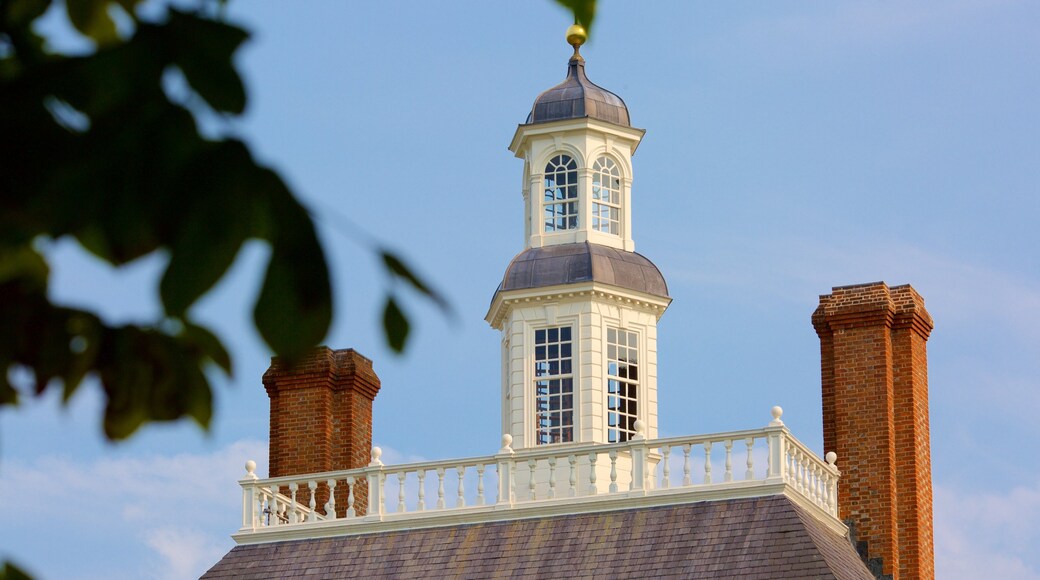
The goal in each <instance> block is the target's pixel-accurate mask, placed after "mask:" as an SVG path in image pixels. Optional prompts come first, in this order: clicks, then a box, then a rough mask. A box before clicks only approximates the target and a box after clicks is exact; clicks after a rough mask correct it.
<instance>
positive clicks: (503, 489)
mask: <svg viewBox="0 0 1040 580" xmlns="http://www.w3.org/2000/svg"><path fill="white" fill-rule="evenodd" d="M512 444H513V436H512V435H510V434H509V433H505V434H503V435H502V448H501V449H499V450H498V455H496V459H497V460H498V501H497V504H498V505H500V506H510V507H511V506H512V505H513V499H514V498H513V486H512V481H513V448H512V447H511V445H512Z"/></svg>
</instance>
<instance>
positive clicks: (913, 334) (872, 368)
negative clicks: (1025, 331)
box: [812, 282, 935, 580]
mask: <svg viewBox="0 0 1040 580" xmlns="http://www.w3.org/2000/svg"><path fill="white" fill-rule="evenodd" d="M812 322H813V326H814V327H815V328H816V333H817V334H818V335H819V337H820V354H821V359H822V360H821V369H822V378H823V445H824V451H825V452H827V451H834V452H835V453H837V454H838V465H839V467H840V469H841V472H842V474H841V480H840V482H839V485H838V508H839V512H840V516H841V518H842V519H843V520H845V521H846V523H849V525H850V527H851V528H853V529H854V531H855V537H856V542H857V546H856V548H857V549H858V550H859V552H860V555H861V556H862V557H863V558H864V560H865V561H866V562H867V565H868V567H869V568H870V569H871V570H872V571H873V572H875V574H876V575H877V576H878V577H890V578H892V579H893V580H911V579H917V578H934V577H935V562H934V554H933V548H932V467H931V447H930V443H929V435H928V358H927V353H926V349H925V343H926V342H927V340H928V335H929V334H930V333H931V330H932V317H931V316H929V314H928V311H927V310H925V308H924V300H923V299H922V298H921V295H920V294H918V293H917V291H915V290H914V289H913V288H911V287H910V286H909V285H903V286H893V287H892V288H889V287H888V286H887V285H885V283H884V282H874V283H871V284H858V285H854V286H839V287H836V288H834V289H833V290H832V293H831V294H828V295H824V296H820V306H819V308H817V309H816V312H814V313H813V316H812ZM886 575H887V576H886Z"/></svg>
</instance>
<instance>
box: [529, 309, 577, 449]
mask: <svg viewBox="0 0 1040 580" xmlns="http://www.w3.org/2000/svg"><path fill="white" fill-rule="evenodd" d="M571 363H572V353H571V327H569V326H561V327H557V328H542V329H538V330H535V331H534V376H535V379H534V381H535V382H534V390H535V409H536V413H537V417H536V419H535V421H536V422H537V423H536V424H537V430H538V436H537V441H538V444H539V445H543V444H546V443H565V442H568V441H573V440H574V375H573V372H572V370H571Z"/></svg>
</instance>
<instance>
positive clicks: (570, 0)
mask: <svg viewBox="0 0 1040 580" xmlns="http://www.w3.org/2000/svg"><path fill="white" fill-rule="evenodd" d="M556 2H557V4H560V5H561V6H563V7H565V8H567V9H568V10H570V11H571V12H573V13H574V20H575V21H577V23H578V24H580V25H582V26H584V27H585V33H586V34H588V35H589V38H592V21H593V20H595V19H596V0H556Z"/></svg>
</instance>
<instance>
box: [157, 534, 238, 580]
mask: <svg viewBox="0 0 1040 580" xmlns="http://www.w3.org/2000/svg"><path fill="white" fill-rule="evenodd" d="M145 542H146V543H147V544H148V546H150V547H151V548H152V549H154V550H155V551H156V552H158V554H159V555H160V556H161V557H162V563H161V565H159V566H156V567H155V568H154V570H155V571H156V578H161V579H170V580H179V579H182V578H198V577H199V576H200V575H201V573H202V572H204V571H205V570H207V569H208V568H209V567H210V566H212V565H213V563H215V562H216V561H217V560H218V559H220V557H221V556H223V555H224V553H225V552H227V548H226V547H225V546H222V545H220V544H215V543H214V542H213V537H212V536H211V535H210V534H206V533H204V532H201V531H199V530H196V529H192V528H184V527H172V526H170V527H162V528H156V529H153V530H149V531H148V533H147V534H146V535H145Z"/></svg>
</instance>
